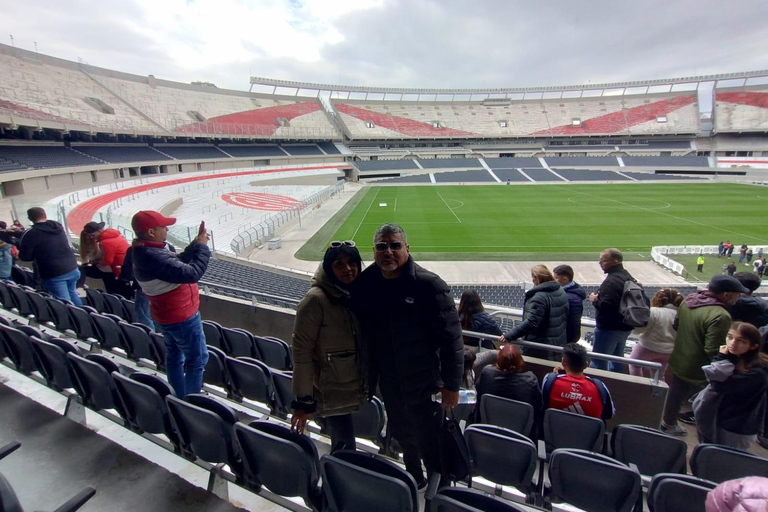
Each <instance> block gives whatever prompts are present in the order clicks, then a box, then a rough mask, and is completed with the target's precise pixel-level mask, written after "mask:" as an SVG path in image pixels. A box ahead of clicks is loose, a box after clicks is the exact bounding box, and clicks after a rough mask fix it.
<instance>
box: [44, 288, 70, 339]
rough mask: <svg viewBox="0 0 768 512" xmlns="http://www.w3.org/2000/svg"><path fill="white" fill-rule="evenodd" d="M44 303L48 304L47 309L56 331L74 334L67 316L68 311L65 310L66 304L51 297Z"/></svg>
mask: <svg viewBox="0 0 768 512" xmlns="http://www.w3.org/2000/svg"><path fill="white" fill-rule="evenodd" d="M45 301H46V302H47V303H48V308H49V309H50V310H51V314H52V315H53V323H54V325H55V326H56V329H57V330H58V331H60V332H62V333H63V332H65V331H71V332H72V333H73V334H76V333H75V324H74V322H72V318H71V317H70V316H69V310H68V309H67V306H66V304H65V303H64V302H63V301H60V300H59V299H55V298H53V297H46V298H45Z"/></svg>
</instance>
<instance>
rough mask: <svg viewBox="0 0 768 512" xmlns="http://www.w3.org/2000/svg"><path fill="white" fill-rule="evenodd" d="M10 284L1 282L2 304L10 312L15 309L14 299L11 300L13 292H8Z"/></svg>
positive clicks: (0, 300)
mask: <svg viewBox="0 0 768 512" xmlns="http://www.w3.org/2000/svg"><path fill="white" fill-rule="evenodd" d="M8 288H9V284H8V283H7V282H5V281H0V302H2V303H3V309H5V310H8V311H10V310H11V309H13V307H14V306H13V299H12V298H11V292H10V291H9V290H8Z"/></svg>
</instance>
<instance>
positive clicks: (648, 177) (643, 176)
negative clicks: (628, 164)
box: [622, 171, 703, 181]
mask: <svg viewBox="0 0 768 512" xmlns="http://www.w3.org/2000/svg"><path fill="white" fill-rule="evenodd" d="M622 174H624V175H626V176H629V177H630V178H634V179H636V180H638V181H664V180H700V179H703V178H701V177H700V176H676V175H673V174H649V173H646V172H627V171H622Z"/></svg>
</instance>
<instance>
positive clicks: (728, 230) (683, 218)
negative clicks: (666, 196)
mask: <svg viewBox="0 0 768 512" xmlns="http://www.w3.org/2000/svg"><path fill="white" fill-rule="evenodd" d="M553 186H555V187H557V188H563V187H560V186H557V185H553ZM571 192H576V193H577V194H582V195H585V196H589V197H594V198H595V199H600V200H602V201H611V202H614V203H618V204H621V205H624V206H629V207H631V208H637V209H638V210H645V211H646V212H651V213H655V214H657V215H663V216H665V217H670V218H672V219H677V220H682V221H684V222H690V223H691V224H698V225H699V226H703V227H705V228H709V229H714V230H716V231H722V232H724V233H730V234H732V235H738V236H743V237H746V238H753V239H755V240H758V241H760V242H768V240H763V239H762V238H757V237H756V236H754V235H745V234H744V233H739V232H737V231H731V230H730V229H725V228H721V227H719V226H712V225H711V224H705V223H703V222H699V221H697V220H693V219H686V218H685V217H678V216H677V215H672V214H671V213H665V212H661V211H659V210H654V209H651V208H645V207H643V206H635V205H632V204H629V203H625V202H623V201H619V200H618V199H610V198H607V197H601V196H596V195H594V194H589V193H587V192H581V191H580V190H571Z"/></svg>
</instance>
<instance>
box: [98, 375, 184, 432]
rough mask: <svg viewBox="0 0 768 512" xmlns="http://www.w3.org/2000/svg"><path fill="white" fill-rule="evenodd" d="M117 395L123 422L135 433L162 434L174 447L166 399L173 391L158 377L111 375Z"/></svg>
mask: <svg viewBox="0 0 768 512" xmlns="http://www.w3.org/2000/svg"><path fill="white" fill-rule="evenodd" d="M112 378H113V379H114V381H115V388H116V389H117V394H118V395H119V396H120V399H121V400H122V402H123V406H124V408H125V414H126V419H127V420H128V422H129V423H130V424H131V426H132V427H133V428H134V430H137V431H138V432H150V433H152V434H165V436H166V437H168V439H170V440H171V443H173V444H174V445H175V446H176V445H178V439H177V437H176V433H175V432H174V431H173V428H172V426H171V416H170V414H169V413H168V405H167V404H166V402H165V397H166V396H169V395H170V396H173V394H174V393H173V389H171V386H170V385H169V384H168V383H167V382H165V381H164V380H163V379H161V378H160V377H157V376H156V375H149V374H147V373H141V372H136V373H133V374H131V376H130V377H126V376H124V375H121V374H120V373H117V372H115V373H113V374H112Z"/></svg>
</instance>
